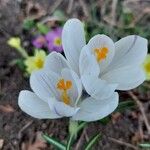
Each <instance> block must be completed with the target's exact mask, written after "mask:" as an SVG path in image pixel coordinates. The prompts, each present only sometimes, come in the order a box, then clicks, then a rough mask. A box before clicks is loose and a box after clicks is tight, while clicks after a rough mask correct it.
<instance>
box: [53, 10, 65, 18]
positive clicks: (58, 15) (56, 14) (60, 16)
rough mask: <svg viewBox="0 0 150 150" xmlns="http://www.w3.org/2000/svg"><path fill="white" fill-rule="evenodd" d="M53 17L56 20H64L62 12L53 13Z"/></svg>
mask: <svg viewBox="0 0 150 150" xmlns="http://www.w3.org/2000/svg"><path fill="white" fill-rule="evenodd" d="M53 16H54V17H56V18H58V19H59V20H65V19H66V17H65V14H64V12H63V11H61V10H56V11H54V13H53Z"/></svg>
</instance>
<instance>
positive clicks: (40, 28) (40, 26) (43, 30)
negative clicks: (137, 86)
mask: <svg viewBox="0 0 150 150" xmlns="http://www.w3.org/2000/svg"><path fill="white" fill-rule="evenodd" d="M36 27H37V30H38V31H39V32H40V33H41V34H46V33H48V31H49V28H48V27H47V26H46V25H44V24H42V23H37V24H36Z"/></svg>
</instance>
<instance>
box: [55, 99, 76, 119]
mask: <svg viewBox="0 0 150 150" xmlns="http://www.w3.org/2000/svg"><path fill="white" fill-rule="evenodd" d="M78 110H79V108H78V107H71V106H69V105H66V104H65V103H63V102H58V101H56V102H55V104H54V108H53V112H54V113H56V114H57V115H58V116H60V117H70V116H73V115H74V114H76V113H77V111H78Z"/></svg>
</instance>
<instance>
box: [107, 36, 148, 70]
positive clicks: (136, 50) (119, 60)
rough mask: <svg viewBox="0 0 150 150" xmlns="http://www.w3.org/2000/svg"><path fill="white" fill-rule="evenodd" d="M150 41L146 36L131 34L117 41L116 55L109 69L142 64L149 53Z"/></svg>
mask: <svg viewBox="0 0 150 150" xmlns="http://www.w3.org/2000/svg"><path fill="white" fill-rule="evenodd" d="M147 44H148V42H147V40H146V39H145V38H142V37H140V36H136V35H130V36H127V37H125V38H122V39H121V40H119V41H118V42H116V43H115V50H116V51H115V56H114V58H113V61H112V63H111V65H110V66H109V69H111V70H113V69H116V68H118V67H119V68H120V67H123V66H130V65H134V64H137V65H138V64H142V63H143V62H144V59H145V57H146V55H147V51H148V46H147Z"/></svg>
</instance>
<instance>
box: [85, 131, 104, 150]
mask: <svg viewBox="0 0 150 150" xmlns="http://www.w3.org/2000/svg"><path fill="white" fill-rule="evenodd" d="M100 139H101V134H100V133H98V134H96V135H95V136H93V137H92V138H91V139H90V140H89V142H88V143H87V144H86V147H85V149H84V150H91V149H92V146H93V145H94V144H96V142H98V140H100Z"/></svg>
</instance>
